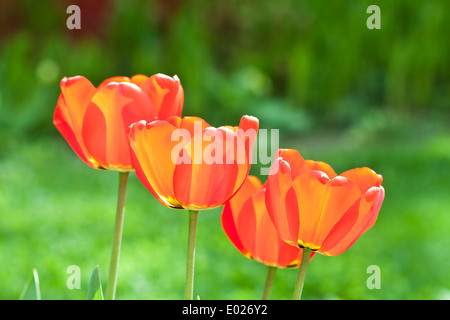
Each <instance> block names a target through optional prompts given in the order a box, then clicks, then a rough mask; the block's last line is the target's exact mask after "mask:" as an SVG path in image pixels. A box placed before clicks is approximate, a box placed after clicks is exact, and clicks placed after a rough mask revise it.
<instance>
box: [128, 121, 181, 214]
mask: <svg viewBox="0 0 450 320" xmlns="http://www.w3.org/2000/svg"><path fill="white" fill-rule="evenodd" d="M175 129H176V128H175V127H174V126H173V125H172V124H170V123H168V122H166V121H160V120H155V121H153V122H151V123H148V124H146V123H145V121H141V122H139V123H136V124H133V125H132V126H131V128H130V133H129V137H130V146H131V149H132V151H133V153H134V156H135V157H134V158H133V159H134V165H135V170H136V175H137V176H138V178H139V180H140V181H141V182H142V183H143V184H144V185H145V186H146V187H147V189H148V190H149V191H150V192H151V193H152V194H153V195H154V196H155V197H156V198H157V199H158V200H159V201H160V202H161V203H162V204H164V205H166V206H168V207H172V208H182V206H181V205H180V204H179V202H178V201H177V200H176V197H175V194H174V189H173V173H174V170H175V163H174V162H173V161H172V160H173V159H172V149H173V148H174V147H175V145H176V144H177V143H178V142H177V141H174V140H173V139H172V133H173V132H174V130H175Z"/></svg>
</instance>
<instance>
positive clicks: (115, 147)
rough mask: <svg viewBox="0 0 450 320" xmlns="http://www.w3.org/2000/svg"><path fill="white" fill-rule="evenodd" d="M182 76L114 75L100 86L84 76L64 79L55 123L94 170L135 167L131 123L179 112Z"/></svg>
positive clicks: (124, 170) (77, 152) (182, 98)
mask: <svg viewBox="0 0 450 320" xmlns="http://www.w3.org/2000/svg"><path fill="white" fill-rule="evenodd" d="M183 101H184V94H183V88H182V86H181V84H180V80H179V79H178V77H176V76H175V77H173V78H171V77H168V76H166V75H163V74H156V75H153V76H151V77H147V76H144V75H135V76H133V77H132V78H131V79H130V78H127V77H113V78H109V79H107V80H105V81H103V82H102V83H101V84H100V86H99V87H98V88H95V87H94V86H93V85H92V83H91V82H90V81H89V80H87V79H86V78H85V77H82V76H76V77H71V78H67V77H65V78H63V79H62V81H61V95H60V96H59V99H58V102H57V106H56V110H55V113H54V117H53V123H54V125H55V126H56V128H57V129H58V130H59V131H60V133H61V134H62V135H63V137H64V138H65V139H66V140H67V142H68V143H69V145H70V146H71V147H72V149H73V150H74V151H75V153H76V154H77V155H78V156H79V157H80V158H81V159H82V160H83V161H84V162H85V163H86V164H88V165H89V166H91V167H93V168H96V169H108V170H116V171H120V172H129V171H133V164H132V160H131V155H130V148H129V144H128V139H127V131H128V127H129V126H130V125H131V124H132V123H134V122H136V121H139V120H146V121H152V120H155V119H165V118H168V117H170V116H173V115H176V116H180V115H181V110H182V107H183Z"/></svg>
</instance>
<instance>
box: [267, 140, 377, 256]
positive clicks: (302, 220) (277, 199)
mask: <svg viewBox="0 0 450 320" xmlns="http://www.w3.org/2000/svg"><path fill="white" fill-rule="evenodd" d="M382 181H383V178H382V176H381V175H379V174H376V173H375V172H374V171H373V170H371V169H369V168H357V169H352V170H349V171H346V172H344V173H342V174H341V175H339V176H338V175H336V173H335V172H334V170H333V169H332V168H331V167H330V166H329V165H328V164H326V163H324V162H315V161H311V160H304V159H303V158H302V157H301V155H300V154H299V153H298V152H297V151H295V150H289V149H284V150H279V151H278V152H277V154H276V160H275V162H274V164H273V165H272V168H271V173H270V174H269V177H268V181H267V191H266V205H267V210H268V212H269V214H270V216H271V218H272V220H273V222H274V224H275V226H276V229H277V230H278V233H279V234H280V236H281V238H282V239H283V240H284V241H285V242H287V243H288V244H290V245H293V246H296V247H300V248H309V249H311V250H312V251H313V252H319V253H322V254H325V255H331V256H334V255H338V254H341V253H343V252H344V251H346V250H347V249H348V248H350V247H351V246H352V245H353V243H354V242H355V241H356V240H357V239H358V238H359V237H360V236H361V234H363V233H364V232H366V231H367V230H368V229H370V228H371V227H372V226H373V225H374V223H375V221H376V219H377V216H378V211H379V210H380V207H381V204H382V202H383V199H384V194H385V193H384V188H383V187H382V186H381V183H382Z"/></svg>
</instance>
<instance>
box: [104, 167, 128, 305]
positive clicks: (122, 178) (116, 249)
mask: <svg viewBox="0 0 450 320" xmlns="http://www.w3.org/2000/svg"><path fill="white" fill-rule="evenodd" d="M128 174H129V173H128V172H119V193H118V196H117V210H116V221H115V224H114V237H113V244H112V250H111V261H110V264H109V278H108V286H107V288H106V300H114V299H115V296H116V286H117V275H118V270H119V257H120V245H121V242H122V230H123V216H124V212H125V193H126V190H127V182H128Z"/></svg>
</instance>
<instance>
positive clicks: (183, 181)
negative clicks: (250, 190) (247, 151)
mask: <svg viewBox="0 0 450 320" xmlns="http://www.w3.org/2000/svg"><path fill="white" fill-rule="evenodd" d="M203 133H204V134H205V137H209V139H207V140H210V141H203V140H204V139H203V137H204V136H203V134H199V133H197V134H196V135H195V136H194V138H193V139H192V141H191V143H190V145H187V146H186V149H187V150H185V151H186V152H188V153H189V154H190V155H191V159H192V161H191V163H184V162H183V163H181V164H179V165H177V166H176V168H175V173H174V185H175V187H174V190H175V195H176V198H177V199H178V200H179V202H180V203H181V204H182V205H183V206H184V207H188V208H193V209H197V210H198V209H205V208H214V207H217V206H220V205H222V204H223V203H224V202H225V201H227V200H228V199H229V198H230V197H231V196H232V195H233V194H234V193H235V192H237V190H238V189H239V187H241V185H242V183H243V182H244V180H245V177H246V175H247V173H248V170H247V169H248V164H247V163H245V164H238V163H237V161H236V159H235V154H236V153H235V148H237V147H236V145H239V144H240V145H242V141H240V139H239V138H238V137H237V135H236V134H235V133H234V132H233V131H231V130H229V129H226V128H219V129H216V128H212V127H210V128H207V129H205V130H204V131H203ZM239 147H242V146H239ZM207 150H212V151H214V152H216V153H217V152H218V153H219V154H217V155H216V156H215V158H214V159H212V160H211V159H208V157H205V155H208V153H207V152H205V151H207ZM192 155H193V156H192Z"/></svg>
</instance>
